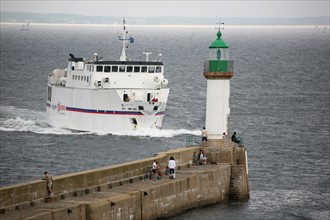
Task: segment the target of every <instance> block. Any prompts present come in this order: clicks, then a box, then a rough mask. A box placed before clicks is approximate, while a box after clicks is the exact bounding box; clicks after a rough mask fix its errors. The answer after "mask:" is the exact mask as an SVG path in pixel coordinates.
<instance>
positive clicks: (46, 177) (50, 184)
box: [42, 171, 54, 198]
mask: <svg viewBox="0 0 330 220" xmlns="http://www.w3.org/2000/svg"><path fill="white" fill-rule="evenodd" d="M42 179H43V180H46V181H47V192H48V196H49V198H52V197H54V194H53V190H52V188H53V178H52V176H51V175H49V174H48V172H47V171H45V172H44V177H43V178H42Z"/></svg>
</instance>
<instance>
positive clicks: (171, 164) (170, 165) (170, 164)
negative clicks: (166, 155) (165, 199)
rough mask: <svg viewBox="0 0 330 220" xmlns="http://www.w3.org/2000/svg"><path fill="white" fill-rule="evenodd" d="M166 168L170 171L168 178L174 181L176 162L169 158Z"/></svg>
mask: <svg viewBox="0 0 330 220" xmlns="http://www.w3.org/2000/svg"><path fill="white" fill-rule="evenodd" d="M168 168H169V170H170V178H171V179H175V168H176V162H175V160H174V157H171V158H170V160H169V161H168Z"/></svg>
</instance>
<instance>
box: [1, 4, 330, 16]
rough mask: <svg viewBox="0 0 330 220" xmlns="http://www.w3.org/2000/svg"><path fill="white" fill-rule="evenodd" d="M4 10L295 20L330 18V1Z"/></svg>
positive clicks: (13, 8)
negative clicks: (301, 18) (298, 18)
mask: <svg viewBox="0 0 330 220" xmlns="http://www.w3.org/2000/svg"><path fill="white" fill-rule="evenodd" d="M0 4H1V5H0V6H1V8H0V10H1V11H9V12H37V13H65V14H78V15H87V16H113V17H161V16H181V17H220V18H221V17H251V18H272V17H282V18H294V17H318V16H329V10H330V9H329V8H330V5H329V4H330V0H321V1H319V0H314V1H313V0H295V1H289V0H274V1H271V0H255V1H248V0H245V1H244V0H241V1H236V0H232V1H219V0H218V1H217V0H213V1H208V0H206V1H188V0H183V1H174V0H167V1H160V0H153V1H151V0H146V1H128V0H121V1H110V0H108V1H92V0H80V1H78V0H74V1H63V0H53V1H49V0H37V1H30V0H23V1H22V0H20V1H18V0H1V1H0Z"/></svg>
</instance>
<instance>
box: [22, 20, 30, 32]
mask: <svg viewBox="0 0 330 220" xmlns="http://www.w3.org/2000/svg"><path fill="white" fill-rule="evenodd" d="M29 27H30V23H29V22H26V23H23V24H22V27H21V29H20V30H21V31H28V30H29Z"/></svg>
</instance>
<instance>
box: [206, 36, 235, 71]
mask: <svg viewBox="0 0 330 220" xmlns="http://www.w3.org/2000/svg"><path fill="white" fill-rule="evenodd" d="M221 35H222V34H221V32H220V31H218V33H217V39H216V40H215V41H213V42H212V43H211V45H210V46H209V71H210V72H230V64H229V63H230V62H229V46H228V45H227V44H226V42H224V41H223V40H222V39H221Z"/></svg>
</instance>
